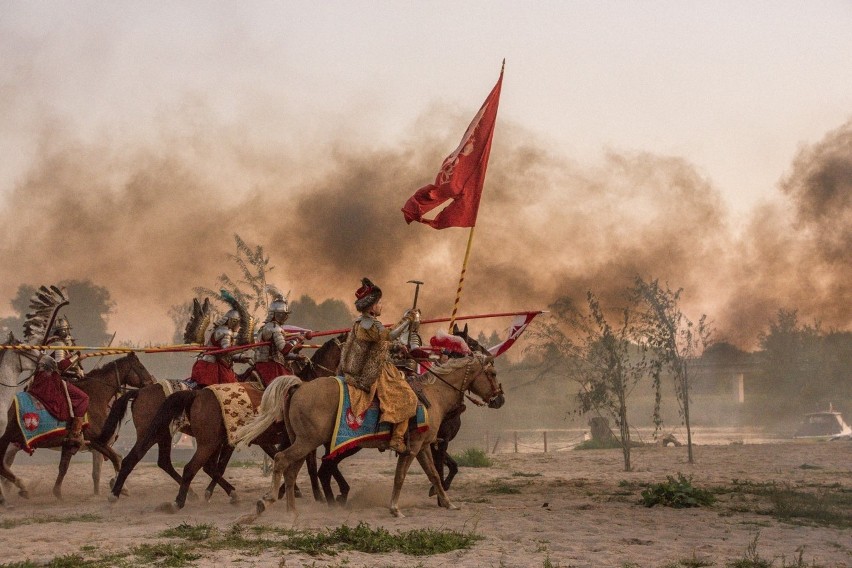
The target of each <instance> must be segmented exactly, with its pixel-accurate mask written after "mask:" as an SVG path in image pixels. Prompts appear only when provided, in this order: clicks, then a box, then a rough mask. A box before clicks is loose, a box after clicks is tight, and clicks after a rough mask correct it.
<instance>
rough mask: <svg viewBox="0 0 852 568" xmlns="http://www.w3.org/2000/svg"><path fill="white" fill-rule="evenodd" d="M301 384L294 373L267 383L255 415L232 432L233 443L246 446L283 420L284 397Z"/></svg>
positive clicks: (300, 380)
mask: <svg viewBox="0 0 852 568" xmlns="http://www.w3.org/2000/svg"><path fill="white" fill-rule="evenodd" d="M301 384H302V379H300V378H299V377H297V376H295V375H284V376H281V377H278V378H276V379H275V380H274V381H272V382H271V383H269V386H268V387H266V390H265V391H263V397H262V398H261V399H260V406H258V408H257V416H255V417H254V420H252V421H251V422H249V423H248V424H246V425H245V426H243V427H242V428H240V429H239V430H237V431H236V432H235V433H234V436H235V438H236V444H234V445H235V446H247V445H249V444H250V443H251V441H252V440H254V439H255V438H257V437H258V436H260V435H261V434H263V433H264V432H266V430H267V429H268V428H269V427H270V426H272V424H274V423H275V422H280V421H282V420H284V415H285V408H284V403H285V397H286V396H287V395H288V394H289V392H290V389H293V388H296V387H298V386H299V385H301Z"/></svg>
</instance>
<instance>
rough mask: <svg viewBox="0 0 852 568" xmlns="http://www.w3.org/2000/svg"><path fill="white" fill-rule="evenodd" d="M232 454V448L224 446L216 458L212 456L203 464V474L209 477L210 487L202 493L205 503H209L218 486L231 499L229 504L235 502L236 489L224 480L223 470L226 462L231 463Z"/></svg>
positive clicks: (226, 464) (226, 465)
mask: <svg viewBox="0 0 852 568" xmlns="http://www.w3.org/2000/svg"><path fill="white" fill-rule="evenodd" d="M233 453H234V447H233V446H229V445H227V444H225V445H224V446H223V447H222V449H221V450H220V452H219V454H218V456H215V455H214V456H213V457H211V458H210V461H208V462H207V463H206V464H204V472H205V473H206V474H207V475H209V476H210V485H208V486H207V489H206V490H205V491H204V499H205V500H206V501H210V497H212V496H213V490H214V489H215V488H216V485H217V484H218V485H219V486H220V487H221V488H222V489H224V490H225V494H227V495H228V496H229V497H230V498H231V504H235V503H236V502H237V490H236V488H235V487H234V486H233V485H231V484H230V483H228V481H226V480H225V469H226V468H227V467H228V462H230V461H231V456H232V455H233ZM217 457H218V459H216V458H217Z"/></svg>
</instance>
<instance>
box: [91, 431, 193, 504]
mask: <svg viewBox="0 0 852 568" xmlns="http://www.w3.org/2000/svg"><path fill="white" fill-rule="evenodd" d="M168 433H169V431H168V429H166V437H167V440H168V441H167V442H166V445H167V446H169V444H171V437H170V436H168ZM136 435H137V439H136V443H135V444H134V445H133V448H131V450H130V451H129V452H127V455H126V456H124V459H123V460H121V468H120V469H119V471H118V475H117V476H116V477H115V481H114V482H113V483H112V489H111V490H110V494H109V495H108V496H107V499H108V500H109V502H110V503H115V502H116V501H117V500H118V498H119V497H120V496H121V491H122V489H123V488H124V482H125V481H127V476H129V475H130V472H132V471H133V469H134V468H135V467H136V466H137V465H138V464H139V462H140V461H142V458H144V457H145V454H147V453H148V450H150V449H151V448H152V447H153V446H154V444H155V443H157V444H160V457H161V458H162V454H163V446H162V444H161V439H162V434H161V435H159V436H157V437H156V438H154V439H153V440H152V441H151V442H150V443H149V444H145V441H144V435H143V436H142V437H141V438H140V437H139V436H140V433H139V432H138V431H137V432H136ZM169 447H170V446H169ZM170 451H171V450H169V452H170ZM167 455H171V454H170V453H169V454H167ZM157 463H158V464H159V462H157ZM168 464H169V467H171V468H172V469H174V468H173V467H172V462H171V459H168ZM160 467H163V466H162V465H160ZM166 472H167V473H168V470H166ZM174 478H175V481H177V482H178V483H180V482H181V478H180V475H178V473H177V472H176V471H175V475H174Z"/></svg>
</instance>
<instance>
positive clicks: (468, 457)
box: [453, 448, 494, 467]
mask: <svg viewBox="0 0 852 568" xmlns="http://www.w3.org/2000/svg"><path fill="white" fill-rule="evenodd" d="M453 459H454V460H456V463H457V464H458V466H459V467H491V466H492V465H494V464H493V462H492V461H491V458H489V457H488V456H487V455H486V454H485V452H483V451H482V450H480V449H477V448H468V449H466V450H465V451H464V452H463V453H461V454H458V455H454V456H453Z"/></svg>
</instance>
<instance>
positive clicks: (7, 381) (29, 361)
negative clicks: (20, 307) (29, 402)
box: [0, 333, 38, 431]
mask: <svg viewBox="0 0 852 568" xmlns="http://www.w3.org/2000/svg"><path fill="white" fill-rule="evenodd" d="M3 345H4V346H13V345H23V344H21V342H20V341H18V340H17V339H15V336H14V335H13V334H11V333H10V334H9V337H8V339H6V342H5V343H3ZM37 362H38V355H36V354H35V353H32V352H30V351H28V350H26V349H2V350H0V431H5V430H6V420H7V412H8V410H9V407H10V406H11V405H12V399H14V398H15V394H17V393H18V391H20V390H22V389H23V388H24V385H25V384H26V383H27V381H29V379H30V377H27V378H25V379H23V380H21V379H20V376H21V373H24V372H34V371H35V368H36V363H37Z"/></svg>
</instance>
